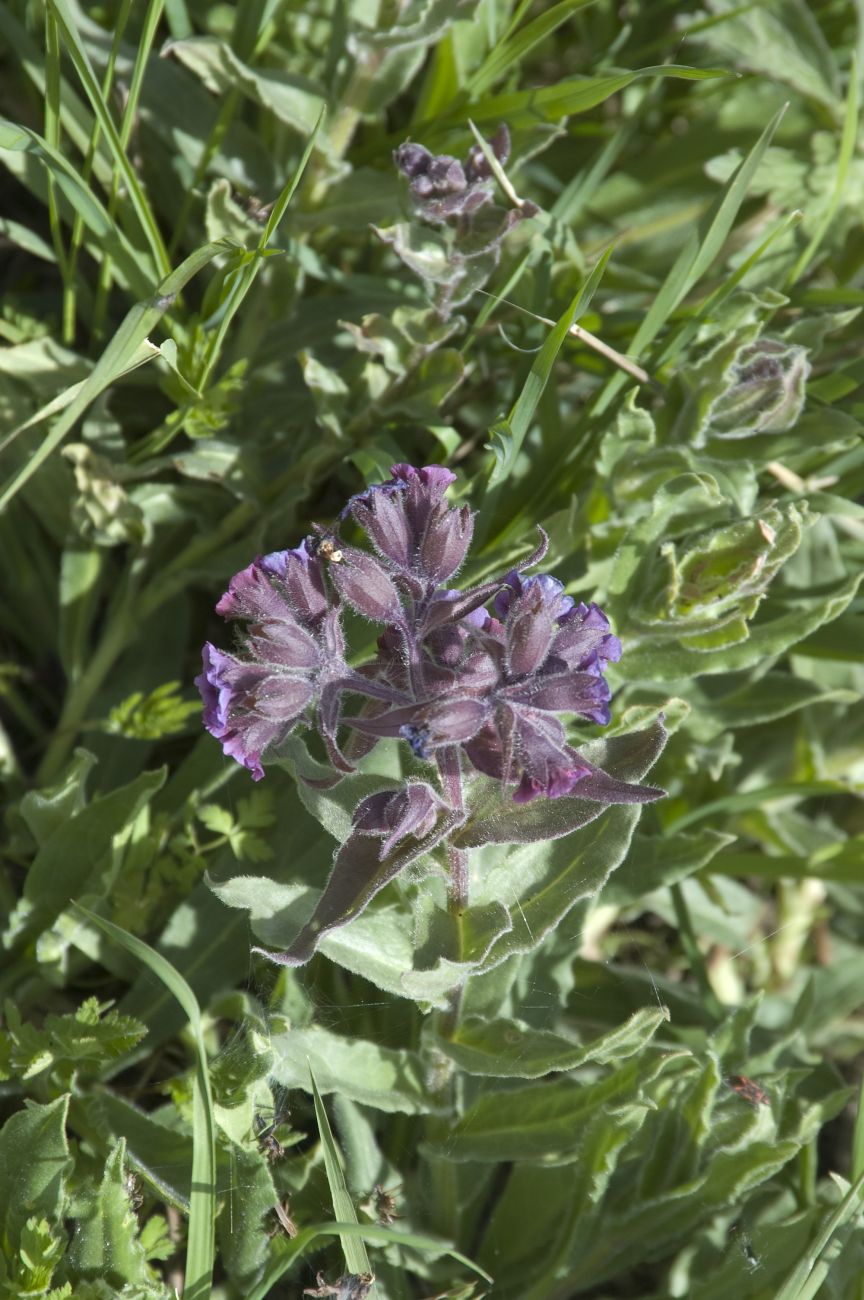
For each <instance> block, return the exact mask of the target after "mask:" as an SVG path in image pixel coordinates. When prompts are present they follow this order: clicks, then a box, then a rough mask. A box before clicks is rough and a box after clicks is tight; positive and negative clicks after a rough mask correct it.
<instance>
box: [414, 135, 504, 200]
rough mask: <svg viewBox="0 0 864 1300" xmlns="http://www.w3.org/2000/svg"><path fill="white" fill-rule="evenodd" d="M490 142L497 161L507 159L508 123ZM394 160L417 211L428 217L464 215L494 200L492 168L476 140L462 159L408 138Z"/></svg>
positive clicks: (502, 161)
mask: <svg viewBox="0 0 864 1300" xmlns="http://www.w3.org/2000/svg"><path fill="white" fill-rule="evenodd" d="M489 144H490V146H491V149H492V153H493V155H494V156H495V157H496V158H497V159H498V161H499V162H501V163H505V162H506V161H507V159H508V158H509V156H510V132H509V131H508V130H507V127H506V126H505V125H503V124H502V125H501V126H499V128H498V130H497V131H496V133H495V135H494V137H493V138H492V139H491V140H490V141H489ZM393 161H394V162H395V164H396V166H397V167H398V168H399V170H400V171H401V172H402V175H403V176H406V177H407V178H408V180H409V182H410V184H409V189H410V191H411V197H412V198H413V200H414V203H415V206H416V209H417V212H418V214H419V215H420V216H422V217H423V218H425V220H427V221H432V222H437V223H443V222H446V221H448V220H450V219H451V218H453V219H456V220H459V219H464V218H465V217H467V216H470V215H471V213H473V212H476V211H477V210H478V209H479V208H482V207H484V206H485V205H486V204H487V203H491V202H492V186H491V181H492V169H491V167H490V166H489V164H488V162H487V161H486V156H485V154H484V153H483V150H482V149H481V148H480V146H479V145H477V144H474V145H472V146H471V148H470V149H469V151H468V156H467V158H466V159H465V162H464V163H461V162H460V161H459V160H458V158H453V157H451V155H450V154H446V153H445V154H433V153H430V152H429V150H428V149H424V147H423V145H422V144H415V143H414V141H413V140H406V141H405V143H404V144H401V145H400V146H399V148H398V149H397V150H396V151H395V152H394V154H393Z"/></svg>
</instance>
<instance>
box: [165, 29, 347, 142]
mask: <svg viewBox="0 0 864 1300" xmlns="http://www.w3.org/2000/svg"><path fill="white" fill-rule="evenodd" d="M167 52H170V54H171V55H172V57H173V58H175V59H179V61H180V62H181V63H182V64H184V66H185V67H187V68H188V69H189V70H190V72H193V73H194V74H195V75H196V76H197V77H200V78H201V80H202V81H203V83H204V85H205V86H206V87H207V89H208V90H209V91H210V93H211V94H215V95H225V94H227V93H228V92H229V91H231V90H234V89H236V90H239V91H240V93H241V94H243V95H244V96H246V97H247V98H248V99H251V100H252V102H253V103H255V104H258V105H260V106H261V107H262V108H264V109H265V110H266V111H267V112H268V113H272V114H273V115H274V117H276V118H278V120H279V121H280V122H284V123H285V125H286V126H290V127H291V128H292V129H293V130H295V131H297V132H298V133H299V134H300V135H302V136H308V135H310V134H311V133H312V132H313V131H314V130H315V128H316V123H317V121H318V119H319V117H320V116H321V112H322V109H323V108H324V98H323V96H322V94H321V93H320V92H318V91H316V90H314V89H313V88H312V87H311V86H310V85H309V84H308V83H305V82H304V80H303V79H302V78H300V77H292V76H291V75H290V74H286V73H284V72H278V71H276V70H274V69H268V68H266V67H258V68H252V67H249V66H248V64H245V63H243V61H242V60H241V59H239V58H238V57H237V55H236V54H235V53H234V51H233V50H232V49H231V47H230V46H229V45H228V44H227V43H226V42H225V41H220V40H218V39H217V38H216V37H214V36H191V37H189V38H188V40H184V41H172V42H171V44H170V46H169V47H168V51H167Z"/></svg>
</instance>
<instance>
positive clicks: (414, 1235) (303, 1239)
mask: <svg viewBox="0 0 864 1300" xmlns="http://www.w3.org/2000/svg"><path fill="white" fill-rule="evenodd" d="M335 1236H340V1237H357V1238H359V1239H361V1240H364V1241H373V1242H376V1243H380V1244H381V1245H382V1246H389V1245H397V1246H411V1247H413V1249H414V1250H431V1251H434V1252H435V1253H436V1254H439V1253H440V1252H441V1251H442V1242H441V1240H440V1239H439V1238H437V1237H426V1236H424V1235H423V1234H422V1233H419V1232H401V1231H398V1232H397V1231H396V1230H395V1229H393V1228H382V1227H379V1226H378V1224H376V1223H311V1224H309V1226H308V1227H306V1228H301V1229H300V1231H299V1232H298V1234H297V1236H296V1237H294V1238H293V1240H292V1241H289V1242H287V1243H286V1244H285V1245H284V1246H283V1248H282V1254H281V1258H280V1259H278V1260H277V1261H276V1263H275V1264H273V1265H271V1267H270V1268H269V1269H268V1271H267V1272H266V1273H265V1275H264V1277H263V1278H262V1279H261V1281H260V1282H259V1283H258V1285H257V1286H255V1287H253V1288H252V1290H251V1291H250V1292H249V1294H248V1295H247V1297H246V1300H264V1298H265V1296H268V1295H269V1294H270V1292H271V1291H272V1290H273V1287H274V1286H275V1285H276V1283H277V1282H278V1281H279V1279H280V1278H282V1277H284V1275H285V1274H286V1273H287V1272H288V1270H289V1268H291V1266H292V1265H293V1264H294V1263H295V1261H296V1260H298V1259H299V1258H300V1256H301V1255H303V1254H305V1252H306V1251H307V1250H308V1249H309V1248H310V1247H311V1246H312V1243H313V1242H314V1241H316V1240H317V1239H318V1238H319V1237H335ZM444 1253H445V1254H447V1255H449V1256H450V1258H451V1259H455V1260H456V1262H457V1264H461V1265H462V1266H463V1268H470V1269H471V1270H472V1272H474V1273H477V1274H478V1276H479V1277H482V1278H483V1280H484V1282H488V1283H489V1284H490V1285H491V1283H492V1281H493V1279H492V1278H491V1277H490V1276H489V1274H488V1273H486V1272H485V1271H484V1270H483V1269H482V1268H481V1267H480V1265H479V1264H475V1263H473V1261H472V1260H470V1259H468V1257H467V1256H466V1255H463V1254H461V1252H460V1251H458V1250H448V1249H445V1250H444Z"/></svg>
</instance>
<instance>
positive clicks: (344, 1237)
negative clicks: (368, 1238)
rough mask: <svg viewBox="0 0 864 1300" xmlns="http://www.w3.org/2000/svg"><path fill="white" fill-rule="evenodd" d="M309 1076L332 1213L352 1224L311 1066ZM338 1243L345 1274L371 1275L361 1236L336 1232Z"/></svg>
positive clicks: (337, 1156) (351, 1205) (353, 1214)
mask: <svg viewBox="0 0 864 1300" xmlns="http://www.w3.org/2000/svg"><path fill="white" fill-rule="evenodd" d="M309 1077H310V1079H311V1080H312V1096H313V1098H314V1101H315V1118H316V1120H317V1121H318V1132H319V1133H320V1134H321V1147H322V1149H323V1152H324V1169H325V1171H326V1173H327V1183H328V1186H329V1188H330V1196H331V1198H332V1200H333V1212H334V1214H335V1215H336V1218H337V1219H340V1220H344V1221H345V1223H354V1224H356V1223H357V1221H358V1220H357V1211H356V1210H355V1209H354V1202H353V1201H352V1200H351V1194H350V1192H349V1191H348V1187H347V1184H346V1182H345V1175H344V1173H343V1172H342V1157H341V1155H340V1152H339V1148H338V1147H337V1145H336V1140H335V1138H334V1137H333V1130H332V1129H331V1127H330V1120H329V1119H328V1118H327V1111H326V1110H325V1108H324V1103H323V1101H322V1100H321V1094H320V1092H319V1091H318V1085H317V1084H316V1082H315V1075H314V1074H313V1073H312V1066H311V1065H310V1066H309ZM339 1240H340V1241H341V1243H342V1253H343V1254H344V1256H345V1266H346V1268H347V1269H348V1272H349V1273H371V1272H372V1268H371V1266H370V1264H369V1256H368V1255H367V1254H366V1247H365V1245H364V1244H363V1239H362V1237H360V1238H356V1237H354V1236H353V1235H351V1234H342V1233H340V1236H339Z"/></svg>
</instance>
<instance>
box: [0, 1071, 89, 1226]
mask: <svg viewBox="0 0 864 1300" xmlns="http://www.w3.org/2000/svg"><path fill="white" fill-rule="evenodd" d="M68 1108H69V1097H68V1096H63V1097H58V1098H57V1100H56V1101H52V1102H49V1103H48V1104H47V1105H45V1106H37V1105H36V1104H35V1102H32V1101H27V1102H26V1109H24V1110H18V1111H16V1112H15V1113H14V1114H13V1115H11V1116H10V1117H9V1119H7V1121H6V1123H5V1124H4V1125H3V1128H2V1129H0V1224H2V1232H3V1242H4V1246H5V1243H6V1242H9V1243H10V1245H11V1244H12V1243H14V1242H16V1241H17V1239H18V1235H19V1233H20V1232H21V1231H22V1229H23V1228H24V1225H25V1223H26V1221H27V1220H28V1219H29V1218H30V1217H31V1215H40V1216H42V1217H44V1218H46V1219H48V1220H49V1221H51V1222H54V1223H59V1222H60V1220H61V1219H62V1217H63V1215H64V1213H65V1195H66V1179H67V1176H68V1175H69V1173H70V1172H71V1169H72V1158H71V1156H70V1154H69V1146H68V1143H67V1141H66V1113H67V1111H68Z"/></svg>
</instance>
